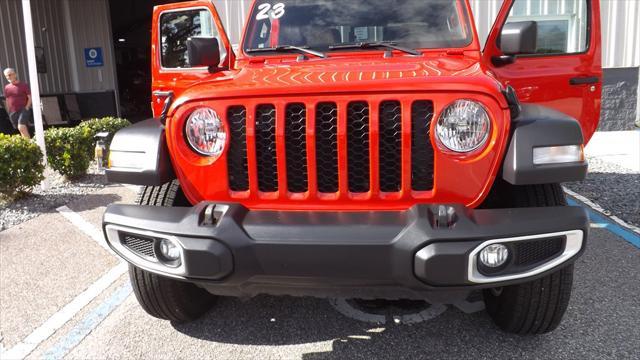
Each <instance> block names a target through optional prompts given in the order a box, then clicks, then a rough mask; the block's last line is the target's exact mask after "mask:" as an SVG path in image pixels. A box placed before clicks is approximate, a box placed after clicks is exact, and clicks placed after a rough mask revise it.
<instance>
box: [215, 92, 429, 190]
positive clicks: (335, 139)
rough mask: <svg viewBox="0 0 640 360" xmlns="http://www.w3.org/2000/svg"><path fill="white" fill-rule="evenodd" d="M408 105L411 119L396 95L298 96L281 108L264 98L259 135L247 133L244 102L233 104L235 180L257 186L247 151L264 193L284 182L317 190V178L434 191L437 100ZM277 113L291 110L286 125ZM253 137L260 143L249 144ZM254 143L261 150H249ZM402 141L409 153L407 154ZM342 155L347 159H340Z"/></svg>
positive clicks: (333, 186) (330, 186)
mask: <svg viewBox="0 0 640 360" xmlns="http://www.w3.org/2000/svg"><path fill="white" fill-rule="evenodd" d="M372 106H374V107H375V109H372V108H371V107H372ZM404 106H407V107H408V108H407V109H405V111H404V114H410V119H404V121H403V104H402V103H401V102H399V101H395V100H388V101H382V102H378V103H376V104H374V105H372V104H371V103H369V102H367V101H352V102H349V103H348V104H346V105H344V106H342V105H341V106H339V105H338V104H336V103H334V102H319V103H315V104H305V103H302V102H292V103H288V104H286V105H284V106H283V107H282V108H281V109H282V113H283V114H280V115H279V114H278V111H277V108H276V106H275V105H272V104H261V105H258V106H256V107H255V109H254V110H253V111H254V113H253V116H252V117H250V118H253V121H254V123H253V124H252V125H253V128H254V134H255V136H254V137H251V136H247V128H249V127H250V126H249V125H248V124H247V118H248V117H247V112H248V110H247V109H246V108H245V107H244V106H231V107H229V108H228V110H227V114H226V115H227V121H228V123H229V129H230V146H229V149H228V153H227V170H228V180H229V188H230V190H232V191H240V192H242V191H248V190H249V189H250V183H251V180H250V175H249V174H250V173H251V171H250V170H249V164H251V163H252V162H251V161H248V159H250V158H252V157H253V158H254V159H255V161H254V162H253V163H254V164H255V169H254V172H255V174H256V175H257V186H256V188H257V189H258V190H259V191H260V192H263V193H270V192H277V191H282V190H284V191H287V192H289V193H291V194H304V193H307V192H308V191H309V190H310V184H311V185H312V188H315V191H316V192H317V193H324V194H331V193H338V192H349V193H353V194H359V193H368V192H369V191H371V190H377V191H379V192H381V193H397V192H400V191H403V190H404V191H406V190H414V191H429V190H431V189H432V188H433V148H432V145H431V140H430V136H429V133H430V131H429V129H430V125H431V120H432V117H433V103H432V102H431V101H428V100H418V101H414V102H413V103H410V104H409V105H404ZM278 109H280V108H278ZM278 116H281V117H284V119H283V123H282V129H281V130H277V128H278V126H277V123H278V118H277V117H278ZM310 117H311V119H310ZM340 117H343V121H344V123H342V125H340V124H341V122H340ZM311 126H313V128H310V127H311ZM340 126H343V129H341V130H342V131H340ZM403 130H404V132H407V131H410V132H411V134H410V136H408V137H406V138H405V140H404V141H407V142H410V145H409V144H407V146H403ZM251 142H254V144H253V145H254V146H248V145H247V144H250V143H251ZM282 142H283V143H284V144H282ZM341 143H342V147H341ZM310 147H311V148H313V149H314V150H315V151H312V155H313V154H315V156H312V158H309V153H308V151H309V148H310ZM252 148H254V149H255V153H254V154H251V153H250V150H249V149H252ZM279 148H280V149H284V161H285V166H281V167H279V166H278V158H277V154H278V153H279V150H278V149H279ZM403 148H404V149H405V151H408V152H409V153H410V155H409V156H406V155H407V154H403ZM403 156H404V157H405V158H407V159H408V160H410V164H411V165H410V167H409V166H403ZM341 161H342V162H343V165H346V166H344V167H341V165H340V164H341ZM345 162H346V164H344V163H345ZM405 163H406V162H405ZM403 171H404V172H406V174H405V176H404V178H408V179H410V181H409V182H408V183H407V185H405V186H403ZM372 172H376V173H375V174H372ZM343 176H344V179H343V178H342V177H343ZM341 179H343V180H341ZM279 180H280V181H279ZM342 181H344V182H342ZM372 181H374V183H372ZM341 184H344V188H345V189H343V188H342V186H341ZM313 185H315V186H313ZM283 187H286V189H281V188H283ZM409 188H410V189H409Z"/></svg>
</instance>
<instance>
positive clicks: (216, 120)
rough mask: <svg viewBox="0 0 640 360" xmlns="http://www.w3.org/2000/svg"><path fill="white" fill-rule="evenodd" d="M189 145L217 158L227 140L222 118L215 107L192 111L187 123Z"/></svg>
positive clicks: (201, 152)
mask: <svg viewBox="0 0 640 360" xmlns="http://www.w3.org/2000/svg"><path fill="white" fill-rule="evenodd" d="M184 130H185V133H186V136H187V140H188V141H189V145H191V147H192V148H193V150H195V151H196V152H198V153H199V154H202V155H206V156H212V157H215V158H217V157H218V156H220V154H222V151H223V150H224V146H225V144H226V142H227V132H226V131H225V128H224V125H223V124H222V120H221V119H220V117H219V116H218V114H216V112H215V111H214V110H213V109H210V108H200V109H197V110H196V111H194V112H193V113H191V115H189V118H188V119H187V122H186V123H185V129H184Z"/></svg>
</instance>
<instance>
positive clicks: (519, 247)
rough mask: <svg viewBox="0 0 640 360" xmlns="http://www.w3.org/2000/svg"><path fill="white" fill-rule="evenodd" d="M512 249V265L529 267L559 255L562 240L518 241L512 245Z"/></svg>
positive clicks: (557, 238) (559, 238) (562, 243)
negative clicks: (513, 256)
mask: <svg viewBox="0 0 640 360" xmlns="http://www.w3.org/2000/svg"><path fill="white" fill-rule="evenodd" d="M513 247H514V248H515V258H514V264H515V265H516V266H531V265H534V264H536V263H539V262H542V261H548V260H551V259H552V258H554V257H556V256H558V255H560V254H561V253H562V250H563V249H564V238H562V237H556V238H551V239H542V240H532V241H518V242H514V243H513Z"/></svg>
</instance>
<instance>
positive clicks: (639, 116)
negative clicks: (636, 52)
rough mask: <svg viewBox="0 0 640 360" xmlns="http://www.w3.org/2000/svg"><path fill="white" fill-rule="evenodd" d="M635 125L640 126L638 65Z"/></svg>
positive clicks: (639, 69)
mask: <svg viewBox="0 0 640 360" xmlns="http://www.w3.org/2000/svg"><path fill="white" fill-rule="evenodd" d="M636 126H637V127H639V128H640V66H639V67H638V90H636Z"/></svg>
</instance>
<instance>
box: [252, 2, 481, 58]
mask: <svg viewBox="0 0 640 360" xmlns="http://www.w3.org/2000/svg"><path fill="white" fill-rule="evenodd" d="M249 22H250V23H249V26H248V32H247V36H246V40H245V43H244V49H245V50H248V49H259V48H270V47H274V46H279V45H293V46H302V47H309V48H312V49H315V50H320V51H324V50H327V49H328V47H329V46H331V45H340V44H352V43H360V42H375V41H390V42H396V43H397V44H398V45H400V46H406V47H411V48H448V47H464V46H467V45H469V44H470V43H471V40H472V39H473V33H472V30H471V26H470V22H469V16H468V14H467V11H466V5H465V4H464V2H463V1H461V0H343V1H340V0H259V1H258V2H257V3H256V6H255V7H254V9H253V12H252V13H251V15H250V18H249Z"/></svg>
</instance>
